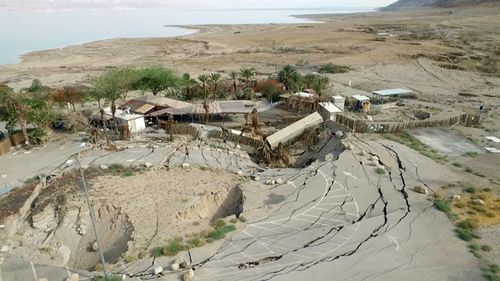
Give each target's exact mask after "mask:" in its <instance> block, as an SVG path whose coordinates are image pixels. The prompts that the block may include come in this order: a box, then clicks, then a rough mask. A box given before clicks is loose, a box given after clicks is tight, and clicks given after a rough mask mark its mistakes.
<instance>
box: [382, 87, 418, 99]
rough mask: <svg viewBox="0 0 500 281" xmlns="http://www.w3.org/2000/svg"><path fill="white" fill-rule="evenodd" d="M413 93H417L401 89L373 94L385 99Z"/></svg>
mask: <svg viewBox="0 0 500 281" xmlns="http://www.w3.org/2000/svg"><path fill="white" fill-rule="evenodd" d="M412 93H415V91H413V90H410V89H401V88H396V89H386V90H380V91H374V92H373V94H374V95H378V96H383V97H389V96H399V95H406V94H412Z"/></svg>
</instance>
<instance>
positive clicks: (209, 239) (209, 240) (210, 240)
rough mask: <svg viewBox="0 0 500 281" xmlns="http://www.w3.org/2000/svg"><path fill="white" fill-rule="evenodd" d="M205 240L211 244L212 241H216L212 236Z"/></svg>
mask: <svg viewBox="0 0 500 281" xmlns="http://www.w3.org/2000/svg"><path fill="white" fill-rule="evenodd" d="M205 242H207V243H208V244H210V243H213V242H214V239H212V238H207V239H205Z"/></svg>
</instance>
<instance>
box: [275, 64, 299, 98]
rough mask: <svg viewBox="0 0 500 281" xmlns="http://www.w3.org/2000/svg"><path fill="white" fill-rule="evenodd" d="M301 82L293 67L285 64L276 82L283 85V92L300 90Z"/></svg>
mask: <svg viewBox="0 0 500 281" xmlns="http://www.w3.org/2000/svg"><path fill="white" fill-rule="evenodd" d="M301 80H302V75H300V73H299V72H298V71H297V69H295V67H293V66H291V65H289V64H287V65H285V66H284V67H283V68H282V69H281V70H280V72H278V81H280V82H281V83H283V85H285V90H287V91H291V90H294V91H295V90H297V89H298V88H300V84H301Z"/></svg>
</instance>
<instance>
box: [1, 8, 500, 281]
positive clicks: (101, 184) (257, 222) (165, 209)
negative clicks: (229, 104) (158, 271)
mask: <svg viewBox="0 0 500 281" xmlns="http://www.w3.org/2000/svg"><path fill="white" fill-rule="evenodd" d="M317 19H321V20H324V21H325V22H324V23H321V24H300V25H299V24H289V25H245V26H210V27H196V28H199V29H201V31H202V32H200V33H198V34H194V35H190V36H187V37H182V38H169V39H162V38H158V39H116V40H106V41H100V42H93V43H88V44H84V45H79V46H70V47H66V48H62V49H57V50H48V51H40V52H34V53H31V54H28V55H26V56H25V57H24V58H23V62H22V63H20V64H16V65H7V66H0V81H4V82H7V83H8V84H9V85H11V86H16V87H24V86H27V85H28V84H29V83H30V82H31V80H32V79H34V78H39V79H41V80H42V82H44V83H45V84H48V85H50V86H59V85H64V84H73V83H88V82H89V81H91V79H92V77H94V76H95V75H98V74H99V73H101V72H102V71H105V70H106V69H110V68H113V67H120V66H140V65H148V64H161V65H164V66H167V67H169V68H172V69H174V70H176V71H178V72H179V73H182V72H190V73H191V74H192V75H196V74H198V73H202V72H214V71H220V72H228V71H232V70H238V69H240V68H241V67H254V68H255V69H256V70H257V71H258V72H259V74H260V75H262V76H264V75H268V74H271V73H274V72H276V71H277V70H278V69H280V68H281V67H282V66H283V65H284V64H293V65H295V66H297V67H298V69H299V70H301V71H303V72H309V71H314V70H315V69H316V67H317V66H318V65H320V64H324V63H326V62H332V63H337V64H346V65H350V66H352V67H353V68H354V69H353V70H352V71H350V72H348V73H344V74H335V75H330V78H331V80H332V85H331V86H332V87H331V88H330V89H329V91H330V92H331V93H340V94H344V95H352V94H357V93H365V92H366V91H370V90H375V89H379V88H386V87H408V88H412V89H414V90H416V91H417V93H418V97H419V100H418V101H419V102H422V103H429V104H430V103H435V104H438V105H436V107H438V108H439V109H440V110H441V112H442V113H443V114H445V113H446V112H453V111H454V110H469V111H470V110H477V109H478V108H479V106H480V105H486V106H487V107H489V108H491V111H490V113H489V114H488V115H487V116H486V119H485V122H484V124H483V127H482V128H462V127H458V128H454V129H453V133H457V132H460V133H462V134H465V135H466V136H467V137H468V138H469V139H470V140H471V141H472V142H474V143H475V144H481V146H484V143H483V141H484V135H485V134H486V132H485V130H488V132H487V133H488V134H492V135H497V136H498V130H499V129H500V122H498V119H499V116H500V114H499V109H498V106H497V107H495V106H496V105H498V103H499V98H500V94H499V93H500V92H499V88H500V78H499V77H498V76H496V75H487V74H485V73H481V72H480V71H479V70H480V69H479V66H481V65H482V64H484V62H485V60H488V59H489V60H491V61H493V62H494V63H496V65H498V57H496V58H495V57H493V59H491V57H490V55H491V54H497V53H495V52H496V51H497V50H498V49H495V48H496V46H498V45H499V42H500V33H499V32H498V30H500V5H494V4H492V5H485V6H478V7H474V8H468V9H456V8H453V9H443V10H439V9H436V10H432V11H421V12H412V13H411V14H410V13H372V14H360V15H342V16H339V15H337V16H330V15H329V16H317ZM378 32H388V33H391V34H393V35H395V36H388V37H384V38H383V39H382V38H380V35H377V33H378ZM465 41H467V42H465ZM450 68H455V69H450ZM460 69H461V70H460ZM349 82H351V84H352V85H351V86H350V87H349V86H347V85H348V84H349ZM270 118H272V116H270ZM367 139H370V140H367ZM351 140H352V143H353V144H354V150H353V151H346V152H344V153H343V154H341V158H340V160H338V161H334V159H320V160H319V161H318V162H316V163H313V165H312V166H310V167H307V168H305V169H299V170H295V169H282V170H267V171H264V172H259V173H258V175H260V176H261V182H265V180H268V179H269V180H270V179H273V180H274V179H276V178H277V177H281V178H282V179H283V180H284V184H282V185H277V186H275V187H272V188H269V189H267V188H266V189H263V190H262V193H261V194H259V195H260V197H259V196H253V197H250V196H249V202H248V203H249V206H250V207H251V210H252V211H253V212H255V213H252V212H250V213H251V214H252V215H251V216H249V218H250V222H249V223H248V225H247V226H246V228H245V229H243V230H244V231H243V230H241V231H240V232H238V233H236V234H235V235H234V237H232V238H231V239H230V240H228V241H229V242H227V241H226V243H224V244H223V245H222V246H221V247H220V248H219V249H218V250H217V251H211V250H213V249H209V250H206V249H205V248H202V249H198V250H196V251H200V253H196V254H197V255H196V257H195V261H196V262H198V263H199V264H197V266H199V268H200V271H199V272H200V273H199V274H200V276H201V277H202V278H201V279H200V280H203V278H205V280H227V279H226V277H230V278H228V279H231V278H232V279H234V278H236V277H237V276H240V275H239V274H241V273H240V272H243V274H245V277H246V278H248V279H252V280H255V279H257V280H262V279H263V278H261V277H262V274H264V275H265V276H264V277H267V274H271V273H272V276H271V277H270V278H269V279H271V278H276V280H286V279H287V278H289V276H290V275H289V273H291V272H293V273H294V274H296V275H294V277H295V279H296V280H303V279H306V278H307V277H310V275H311V274H315V276H319V277H320V279H318V280H323V279H324V280H327V279H328V278H331V276H332V274H333V273H335V274H336V276H338V277H339V278H341V279H342V280H359V279H361V278H363V279H369V278H371V279H373V280H381V279H382V278H384V279H385V280H401V278H402V276H405V277H408V278H410V279H409V280H420V279H422V278H423V279H425V280H438V279H439V280H442V279H445V278H448V279H450V278H451V279H453V280H479V279H480V278H481V274H482V273H481V272H480V265H479V264H478V263H479V262H478V260H477V259H475V258H474V257H473V255H472V254H471V253H470V252H469V251H468V249H467V244H466V243H464V242H462V241H460V240H458V238H455V234H454V233H453V229H454V228H453V225H452V224H451V222H450V221H449V219H448V218H447V217H446V216H445V215H444V214H442V213H439V212H437V211H436V210H435V209H434V208H433V202H432V201H431V200H430V198H428V197H427V196H425V195H420V194H417V193H415V192H413V191H411V192H408V194H409V195H408V194H407V193H406V190H408V191H409V190H410V189H413V188H414V187H415V186H416V185H424V186H426V187H427V188H429V191H439V190H440V189H441V187H442V186H444V185H446V184H450V183H454V182H456V181H461V182H462V183H464V184H468V183H473V184H475V185H477V186H478V187H479V186H481V187H486V186H488V185H489V184H491V185H492V186H495V188H497V189H498V185H496V183H495V182H494V181H493V179H498V175H497V174H498V171H497V169H496V168H495V167H498V163H499V161H500V160H499V157H498V156H497V155H492V154H481V155H479V156H477V158H466V157H464V156H463V155H459V156H450V158H449V159H450V160H449V162H447V163H444V164H438V163H435V162H433V161H432V160H431V159H429V158H426V157H424V156H422V155H420V154H418V153H417V152H415V151H414V150H412V149H410V148H408V147H405V146H402V145H399V144H395V143H392V142H389V141H381V140H380V138H379V137H378V136H377V137H374V136H368V137H361V138H356V136H354V137H352V138H351ZM444 141H445V140H444ZM192 144H193V147H192V149H193V150H192V152H191V158H190V159H188V160H189V161H190V162H189V163H191V164H196V165H200V164H206V165H207V166H210V167H216V168H220V169H225V170H226V171H230V172H233V173H234V172H235V170H236V171H238V170H242V171H243V172H244V173H245V175H247V176H250V175H252V174H254V173H255V171H258V169H257V166H256V165H249V164H248V162H249V159H248V156H246V157H243V156H241V155H240V154H236V153H232V152H233V151H230V150H227V151H226V150H224V149H210V148H209V147H207V145H206V144H202V143H200V144H199V145H198V144H197V143H195V142H193V143H192ZM196 148H197V149H196ZM226 148H227V147H226ZM161 149H162V150H161V151H162V152H161V153H162V154H163V153H165V154H168V153H169V152H170V150H172V151H174V152H173V154H176V153H177V154H178V155H176V157H174V158H173V160H172V162H171V164H172V167H174V166H179V165H180V164H181V163H183V162H184V161H186V159H185V157H184V156H183V152H182V151H181V152H179V151H177V150H174V149H173V148H170V147H165V148H161ZM139 150H140V151H139V152H137V153H135V154H134V155H132V154H130V151H132V149H130V150H129V151H125V152H116V153H114V154H113V157H117V159H120V160H121V161H129V160H131V161H132V162H131V163H135V162H134V161H138V160H137V159H140V157H139V158H137V157H136V156H138V155H142V154H144V153H147V151H146V152H145V151H143V150H147V149H142V150H141V149H139ZM363 150H365V151H367V152H363ZM158 151H160V149H158ZM368 152H369V153H368ZM238 153H240V152H238ZM371 153H373V154H376V155H378V156H380V159H381V160H382V163H383V164H384V169H386V171H387V172H384V175H380V174H377V173H376V172H375V167H374V166H373V165H372V163H371V162H370V161H372V160H370V158H371ZM110 154H111V153H110ZM136 154H137V155H136ZM157 154H158V157H159V158H162V157H160V156H162V154H160V153H157ZM183 157H184V158H183ZM132 158H133V159H132ZM136 158H137V159H136ZM96 159H97V158H96ZM457 159H458V160H460V161H464V162H466V164H467V165H470V166H471V167H472V168H473V169H478V170H479V169H481V172H482V173H484V177H478V176H474V175H472V174H469V173H465V172H464V170H463V169H458V168H457V167H453V166H452V161H456V160H457ZM458 160H457V161H458ZM161 161H162V160H161V159H158V161H155V163H161ZM191 161H192V162H191ZM102 163H105V162H99V161H97V162H95V161H92V162H91V164H97V165H99V164H102ZM179 175H182V181H179V180H178V176H179ZM200 175H203V177H201V176H200ZM238 180H239V179H237V178H236V176H234V175H230V174H227V173H226V172H212V171H201V170H199V169H197V168H193V169H186V170H179V169H177V168H174V169H171V170H169V171H166V170H161V172H154V173H153V172H146V173H144V174H141V175H136V176H132V177H106V178H100V179H99V180H97V181H95V182H93V186H94V188H93V191H92V196H93V197H94V200H95V202H99V207H100V208H99V210H98V215H99V217H100V219H102V221H103V222H104V223H103V225H105V224H107V225H109V227H108V228H107V229H104V228H100V229H99V231H100V232H104V233H105V234H104V237H103V241H108V242H109V243H108V245H111V246H113V247H117V248H118V249H122V248H121V247H123V244H122V243H121V241H128V240H129V239H132V240H131V241H129V243H128V245H127V246H128V248H129V249H128V250H129V251H130V252H134V253H135V252H138V251H141V250H145V249H148V248H150V247H151V246H155V244H161V243H165V242H166V241H167V240H168V239H171V238H172V237H173V236H175V235H179V233H182V232H183V230H185V228H184V227H185V226H190V229H189V231H197V230H201V229H202V228H203V227H205V226H206V223H207V222H208V220H209V219H210V218H211V217H210V216H211V215H209V214H213V213H214V212H216V208H217V206H215V205H214V206H208V205H207V206H205V205H206V204H204V203H203V202H205V201H203V200H205V199H206V198H207V196H208V197H210V196H212V195H214V194H211V193H210V194H209V193H208V192H209V191H210V192H228V188H229V186H230V185H231V184H232V183H234V182H235V181H238ZM497 181H498V180H497ZM214 183H215V184H214ZM142 184H145V186H143V187H140V188H139V187H138V186H139V185H142ZM167 186H169V187H167ZM170 187H175V188H176V189H175V192H174V190H173V189H172V188H170ZM260 187H261V188H262V186H260ZM405 188H406V190H405ZM146 191H147V192H146ZM269 191H270V192H271V193H269ZM302 191H306V192H302ZM259 192H260V190H259ZM330 192H331V193H332V194H329V193H330ZM336 192H339V194H337V193H336ZM327 195H328V196H327ZM214 196H216V195H214ZM318 198H319V199H318ZM327 198H328V199H327ZM325 199H326V200H325ZM328 200H329V201H328ZM214 201H215V200H214ZM200 202H201V203H200ZM76 203H78V202H75V204H76ZM79 203H80V204H81V203H82V201H81V198H80V201H79ZM191 203H193V204H194V205H196V204H197V205H198V206H200V205H201V206H203V207H206V208H201V209H195V210H193V209H190V208H189V207H188V206H192V204H191ZM198 203H199V204H198ZM217 205H218V204H217ZM344 205H346V207H345V209H344ZM347 206H348V207H347ZM212 207H213V208H212ZM268 208H269V209H271V211H272V213H271V214H270V215H269V214H267V216H266V214H265V213H266V212H264V214H262V213H259V212H262V210H266V211H267V209H268ZM153 209H154V212H153V211H151V210H153ZM208 209H210V210H208ZM82 210H83V209H82ZM82 212H83V213H82V214H84V215H85V213H84V211H82ZM48 215H49V217H50V216H53V214H50V213H49V214H48ZM245 215H247V214H245ZM67 216H68V223H67V225H65V224H63V227H62V228H60V229H66V228H65V227H67V228H69V229H71V227H73V226H74V225H75V222H77V223H76V224H77V225H78V221H79V218H80V217H81V214H80V211H79V210H76V211H73V212H72V213H69V214H68V215H67ZM349 216H352V217H349ZM108 222H109V223H108ZM194 222H200V225H199V229H198V228H197V227H198V226H196V227H192V226H193V223H194ZM204 223H205V224H204ZM339 226H342V227H344V226H345V229H344V228H340V229H339V228H338V227H339ZM101 227H102V226H101ZM71 231H73V232H74V230H73V229H71ZM482 231H484V235H483V234H482V235H483V239H484V240H482V241H481V243H486V242H487V243H488V244H491V245H495V242H497V241H496V240H497V239H496V238H495V237H498V228H496V227H492V228H488V229H484V230H482ZM113 233H121V234H122V236H120V237H119V239H115V240H113V239H112V238H113V237H112V234H113ZM339 233H340V235H337V234H339ZM55 235H56V236H55V237H56V238H59V239H68V240H67V241H66V242H65V243H67V245H74V247H77V248H82V249H83V248H85V247H87V246H88V243H89V242H91V240H82V241H83V242H77V243H75V241H80V240H72V239H77V238H78V239H80V238H79V237H77V236H65V235H64V233H62V234H61V236H60V237H58V236H57V235H58V234H57V233H56V234H55ZM72 235H73V234H72ZM74 235H77V234H74ZM128 235H129V236H128ZM64 237H69V238H64ZM74 237H77V238H74ZM342 237H344V238H342ZM29 238H31V237H30V236H29V234H24V240H25V241H30V240H29ZM36 238H37V239H38V240H37V245H36V247H37V248H40V244H39V243H38V242H42V241H43V239H41V237H36ZM249 238H250V239H249ZM108 239H109V240H108ZM54 240H57V239H54ZM60 241H63V240H60ZM117 241H118V242H119V244H120V245H118V246H114V244H113V243H114V242H117ZM311 241H312V242H311ZM63 242H64V241H63ZM400 242H401V245H400ZM24 246H25V247H26V248H29V246H30V245H24ZM51 246H52V248H53V249H57V251H60V252H64V251H65V249H64V248H62V249H61V247H59V248H57V246H58V245H51ZM400 246H401V249H400ZM33 248H35V247H33ZM21 250H22V249H17V251H21ZM71 250H72V251H73V252H77V249H71ZM235 253H236V254H235ZM497 253H498V249H497V248H495V249H494V251H493V252H492V253H491V254H488V255H490V256H488V260H490V261H495V262H496V261H497V260H498V258H497V256H498V255H497ZM111 254H114V253H111ZM203 254H205V256H204V255H203ZM52 255H53V254H52ZM26 256H29V255H26ZM55 256H61V255H60V254H56V255H55ZM63 256H64V255H63ZM94 256H95V255H94ZM205 257H208V258H209V262H208V263H204V259H202V258H205ZM165 259H166V258H165ZM337 260H339V261H341V262H336V263H334V261H337ZM304 261H305V263H304ZM381 261H382V262H381ZM15 262H16V263H17V261H15ZM94 262H95V261H94ZM141 262H142V263H143V264H141V263H139V264H140V265H144V268H146V269H147V268H148V266H150V265H151V262H150V260H147V259H146V260H143V261H141ZM162 262H164V264H162V265H166V264H167V260H163V261H162ZM168 262H170V260H168ZM256 262H257V263H256ZM54 263H57V261H54ZM70 263H71V262H70ZM255 263H256V266H255V268H254V269H252V267H251V265H255ZM290 265H291V267H290ZM241 266H243V267H245V266H247V267H248V268H245V269H248V270H247V271H240V269H241ZM4 268H5V267H4ZM276 268H278V270H279V271H276ZM228 269H230V270H228ZM422 269H425V270H422ZM4 271H5V270H4ZM17 271H21V270H18V269H13V270H11V271H10V272H11V274H12V275H15V274H17ZM280 271H281V272H280ZM269 272H271V273H269ZM277 272H278V273H277ZM20 274H31V272H29V271H28V272H27V273H25V272H22V273H20ZM197 274H198V273H197ZM213 274H215V276H217V278H215V279H214V277H213V276H214V275H213ZM218 274H220V275H218ZM306 275H308V276H306ZM169 277H172V278H171V279H173V278H174V276H169ZM240 277H241V276H240ZM321 277H323V278H321ZM259 278H260V279H259ZM168 280H170V279H168ZM264 280H268V279H264Z"/></svg>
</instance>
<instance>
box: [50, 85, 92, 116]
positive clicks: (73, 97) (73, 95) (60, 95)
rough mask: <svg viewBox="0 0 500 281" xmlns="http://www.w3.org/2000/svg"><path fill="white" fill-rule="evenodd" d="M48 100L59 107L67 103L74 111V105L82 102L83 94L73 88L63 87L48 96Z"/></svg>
mask: <svg viewBox="0 0 500 281" xmlns="http://www.w3.org/2000/svg"><path fill="white" fill-rule="evenodd" d="M50 99H51V100H52V101H54V102H56V103H58V104H60V105H64V104H66V103H69V104H71V106H72V107H73V110H76V107H75V104H76V103H82V102H83V101H84V99H85V92H83V91H79V90H78V89H76V88H75V87H70V86H65V87H62V88H59V89H56V90H55V91H54V92H53V93H52V95H51V96H50Z"/></svg>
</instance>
